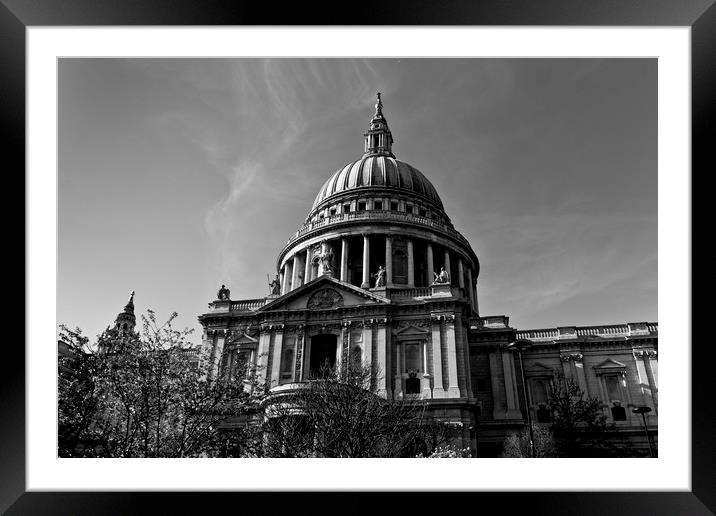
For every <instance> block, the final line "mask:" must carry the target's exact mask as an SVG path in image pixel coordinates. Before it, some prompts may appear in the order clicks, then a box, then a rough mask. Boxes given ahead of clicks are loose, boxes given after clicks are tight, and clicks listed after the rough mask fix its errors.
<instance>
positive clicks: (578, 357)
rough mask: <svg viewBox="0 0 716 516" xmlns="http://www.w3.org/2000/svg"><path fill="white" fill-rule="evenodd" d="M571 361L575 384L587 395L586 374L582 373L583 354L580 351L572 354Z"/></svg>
mask: <svg viewBox="0 0 716 516" xmlns="http://www.w3.org/2000/svg"><path fill="white" fill-rule="evenodd" d="M571 358H572V363H573V364H574V373H575V376H576V377H577V384H578V385H579V388H580V389H582V392H584V395H585V396H586V397H588V396H589V386H588V384H587V376H586V375H585V374H584V355H582V354H581V353H573V354H572V357H571Z"/></svg>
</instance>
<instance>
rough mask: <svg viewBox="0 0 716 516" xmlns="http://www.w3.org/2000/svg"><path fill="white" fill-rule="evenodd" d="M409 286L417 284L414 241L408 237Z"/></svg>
mask: <svg viewBox="0 0 716 516" xmlns="http://www.w3.org/2000/svg"><path fill="white" fill-rule="evenodd" d="M408 286H409V287H414V286H415V257H414V255H413V241H412V240H411V239H410V238H409V239H408Z"/></svg>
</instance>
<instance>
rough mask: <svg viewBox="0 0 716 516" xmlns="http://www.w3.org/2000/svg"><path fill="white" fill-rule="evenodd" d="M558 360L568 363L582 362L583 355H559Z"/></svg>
mask: <svg viewBox="0 0 716 516" xmlns="http://www.w3.org/2000/svg"><path fill="white" fill-rule="evenodd" d="M559 359H560V360H561V361H562V362H569V361H570V360H571V361H573V362H582V360H583V359H584V355H582V354H581V353H560V354H559Z"/></svg>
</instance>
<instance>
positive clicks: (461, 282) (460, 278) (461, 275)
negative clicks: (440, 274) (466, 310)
mask: <svg viewBox="0 0 716 516" xmlns="http://www.w3.org/2000/svg"><path fill="white" fill-rule="evenodd" d="M457 286H458V287H460V288H461V289H464V288H465V268H464V267H463V265H462V258H458V259H457Z"/></svg>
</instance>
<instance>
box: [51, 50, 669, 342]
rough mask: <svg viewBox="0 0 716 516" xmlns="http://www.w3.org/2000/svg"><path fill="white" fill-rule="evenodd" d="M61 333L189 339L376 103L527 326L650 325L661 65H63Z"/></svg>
mask: <svg viewBox="0 0 716 516" xmlns="http://www.w3.org/2000/svg"><path fill="white" fill-rule="evenodd" d="M58 75H59V78H58V84H59V91H58V104H59V142H58V143H59V152H58V159H59V166H58V269H57V322H58V324H66V325H68V326H70V327H80V328H81V329H82V330H83V331H84V333H85V334H86V335H88V336H90V337H93V336H95V335H97V334H98V333H100V332H101V331H102V330H103V329H104V328H106V327H107V326H108V325H110V324H111V323H112V322H113V321H114V319H115V317H116V315H117V313H118V312H119V311H121V309H122V308H123V306H124V304H125V303H126V301H127V298H128V296H129V292H130V291H131V290H136V296H135V306H136V310H137V314H138V315H139V314H140V313H142V312H144V311H145V310H146V309H147V308H151V309H152V310H154V311H155V312H156V313H157V316H158V318H159V319H162V318H164V319H166V318H167V317H169V315H170V314H171V313H172V312H174V311H176V312H178V313H179V317H178V319H177V321H176V322H175V323H174V327H175V328H177V327H181V328H184V327H187V328H193V329H194V330H195V331H194V334H193V336H192V337H191V340H192V341H194V342H195V343H198V342H200V339H201V337H200V335H201V331H200V325H199V323H198V321H197V316H198V315H199V314H201V313H204V312H205V311H206V310H207V303H209V302H210V301H212V300H213V299H214V298H215V296H216V291H217V290H218V288H219V287H220V285H221V284H222V283H224V284H226V285H227V286H228V287H229V288H230V289H231V297H232V299H243V298H256V297H263V296H264V295H266V294H268V282H267V279H266V277H267V275H269V276H270V277H271V278H272V277H273V274H274V273H275V272H276V258H277V256H278V253H279V251H280V250H281V249H282V248H283V246H284V245H285V244H286V241H287V239H288V238H289V237H290V236H291V235H292V234H293V233H294V232H295V231H296V230H297V229H299V227H300V226H301V224H302V222H303V221H304V219H305V217H306V215H307V214H308V211H309V210H310V208H311V205H312V203H313V200H314V198H315V196H316V194H317V193H318V190H319V189H320V187H321V186H322V185H323V183H324V182H325V180H326V179H327V178H328V177H329V176H330V175H331V174H332V173H333V172H335V171H336V170H338V169H339V168H341V167H342V166H343V165H345V164H346V163H348V162H351V161H353V160H356V159H358V158H360V156H361V155H362V153H363V132H364V131H365V130H366V129H367V127H368V122H369V121H370V118H371V116H372V114H373V111H374V107H373V106H374V104H375V92H376V90H380V91H381V92H382V94H383V95H382V99H383V105H384V108H383V113H384V115H385V117H386V119H387V121H388V125H389V126H390V129H391V131H392V133H393V138H394V140H395V142H394V145H393V152H394V153H395V155H396V157H397V158H398V159H400V160H402V161H406V162H408V163H410V164H411V165H413V166H414V167H416V168H417V169H419V170H420V171H422V172H423V173H424V174H425V175H426V177H427V178H428V179H429V180H430V181H431V182H432V183H433V184H434V185H435V187H436V189H437V191H438V193H439V195H440V197H441V199H442V201H443V204H444V206H445V210H446V212H447V214H448V216H449V217H450V218H451V219H452V222H453V224H454V225H455V228H456V229H457V230H458V231H460V232H461V233H462V234H463V235H464V236H465V237H466V238H467V240H468V241H469V242H470V243H471V245H472V247H473V249H474V250H475V252H476V253H477V256H478V258H479V260H480V264H481V271H480V276H479V279H478V298H479V306H480V314H481V315H483V316H487V315H503V314H504V315H507V316H509V317H510V324H511V325H512V326H514V327H516V328H519V329H528V328H547V327H556V326H575V325H576V326H586V325H597V324H614V323H625V322H639V321H657V143H658V142H657V62H656V60H655V59H415V58H414V59H275V58H272V59H255V58H248V59H60V60H59V67H58Z"/></svg>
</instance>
